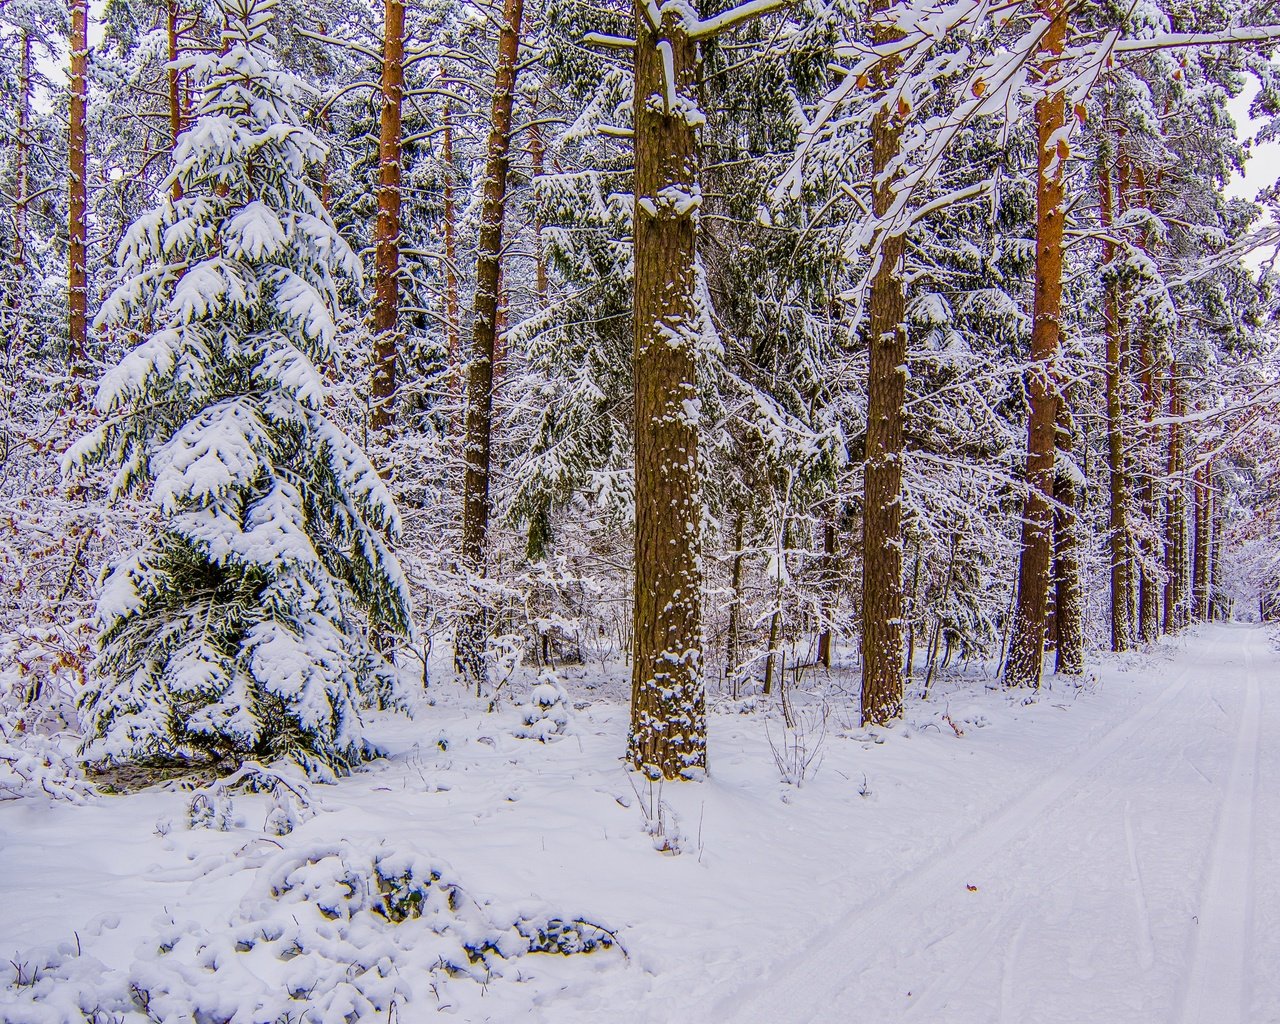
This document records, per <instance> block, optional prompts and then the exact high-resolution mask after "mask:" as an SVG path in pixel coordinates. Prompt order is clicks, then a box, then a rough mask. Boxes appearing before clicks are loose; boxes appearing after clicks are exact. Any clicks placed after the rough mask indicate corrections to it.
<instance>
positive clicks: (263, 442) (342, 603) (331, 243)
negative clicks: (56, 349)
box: [67, 0, 410, 771]
mask: <svg viewBox="0 0 1280 1024" xmlns="http://www.w3.org/2000/svg"><path fill="white" fill-rule="evenodd" d="M274 6H275V4H274V0H222V2H221V3H220V13H221V17H222V21H223V24H222V41H221V47H220V51H221V52H219V53H216V54H210V55H192V56H190V57H188V58H184V63H185V64H186V65H187V66H188V67H189V68H190V71H191V73H192V75H193V78H194V81H195V82H196V83H198V84H199V88H200V92H199V95H198V97H197V103H196V108H195V110H194V113H193V118H192V122H191V124H190V127H189V128H188V129H187V131H185V132H184V133H183V135H182V136H181V138H180V140H179V142H178V144H177V145H176V146H175V147H174V154H173V156H174V169H173V172H172V173H173V182H170V183H169V184H173V183H176V184H178V185H180V188H178V189H174V188H170V187H165V188H164V189H163V190H162V192H161V193H160V195H161V198H160V201H159V203H158V205H157V206H156V207H155V208H154V209H153V210H152V211H151V212H149V213H148V214H146V215H144V216H143V217H142V218H140V219H139V220H138V221H136V222H135V223H134V224H133V226H132V227H131V228H130V230H129V231H128V232H127V233H126V235H125V238H124V240H123V242H122V243H121V246H120V249H119V252H118V254H117V258H118V261H119V272H118V279H117V283H116V286H115V289H114V290H113V292H112V293H111V294H110V296H109V297H108V299H107V301H106V302H105V304H104V305H103V308H102V311H101V312H100V314H99V316H98V324H99V325H101V326H106V327H109V328H111V329H113V330H114V331H115V332H116V333H117V335H118V336H123V337H125V338H127V339H128V340H129V341H130V342H131V343H132V344H133V348H132V350H131V351H129V352H128V353H127V354H126V355H125V356H124V357H123V358H122V359H120V361H119V362H118V363H116V364H115V365H114V366H112V367H110V368H109V369H108V370H107V371H106V373H105V374H104V375H103V377H102V379H101V381H100V384H99V388H98V393H97V406H98V409H99V411H100V412H101V413H102V414H103V416H104V418H105V419H104V422H103V424H102V426H101V427H99V428H98V429H97V430H96V431H94V432H93V433H91V434H90V435H88V436H87V437H85V438H84V439H83V440H82V441H81V442H80V443H79V444H78V445H77V446H76V448H75V449H73V451H72V452H71V453H70V455H69V456H68V460H67V462H68V465H69V467H75V466H84V465H85V464H87V463H92V462H98V463H101V464H103V465H105V466H107V467H109V468H111V469H114V480H113V493H114V494H115V495H117V496H121V495H135V496H141V497H144V498H145V499H147V500H148V501H150V502H151V503H152V504H153V505H154V506H155V508H156V510H157V512H158V514H159V517H160V521H161V523H162V527H161V529H160V530H159V531H158V533H157V535H156V536H155V537H153V538H152V539H151V540H150V541H149V542H148V543H146V544H145V545H144V546H143V547H141V548H140V549H139V550H137V551H135V552H133V553H132V554H131V555H129V556H128V557H126V558H124V559H122V560H121V561H119V562H118V563H117V564H115V565H114V566H113V567H112V568H111V569H110V571H109V573H108V575H107V577H106V580H105V583H104V585H103V589H102V594H101V597H100V599H99V604H98V614H99V618H100V621H101V626H102V634H101V637H100V652H101V653H100V657H99V659H98V662H97V665H96V673H95V675H96V678H95V679H93V680H92V681H91V682H90V685H89V686H88V687H87V688H86V691H85V694H84V697H83V713H84V717H85V719H86V724H87V726H88V730H89V734H90V735H91V736H92V737H95V738H97V739H98V741H99V742H97V743H94V744H93V745H92V746H91V749H90V754H91V756H103V757H112V758H127V757H136V756H140V755H159V756H172V755H175V754H177V753H179V752H182V751H184V750H186V749H192V748H194V749H199V750H203V751H207V752H209V753H211V754H213V755H215V756H221V757H230V758H233V759H234V758H242V757H248V756H252V757H257V758H269V757H277V756H282V755H291V756H293V757H294V758H295V759H297V760H298V761H299V762H300V763H301V764H303V765H304V766H305V767H307V768H308V769H309V770H320V771H324V770H325V769H336V770H342V769H344V768H346V767H347V766H349V765H350V764H352V763H353V762H355V761H357V760H359V759H360V758H361V757H362V756H363V755H364V754H365V752H366V750H367V747H366V745H365V743H364V741H363V739H362V736H361V731H360V722H359V715H358V712H357V705H358V702H359V699H360V691H361V689H362V688H370V687H375V686H376V687H377V688H378V689H379V691H380V692H383V691H384V687H385V686H386V685H387V682H388V679H389V675H388V673H389V670H388V668H387V666H386V665H385V663H383V662H382V660H381V659H380V658H379V657H378V655H376V654H375V653H374V652H373V651H371V650H370V648H369V646H368V644H367V641H366V639H365V637H366V630H367V629H368V628H369V626H373V627H374V628H375V629H377V630H382V631H386V632H396V633H406V632H408V631H409V628H410V626H409V608H408V597H407V589H406V586H405V583H404V580H403V577H402V574H401V571H400V568H399V565H398V563H397V561H396V558H395V556H394V555H393V554H392V552H391V549H390V547H389V546H388V541H389V538H390V537H392V536H393V535H394V533H395V531H396V530H397V528H398V522H397V514H396V511H395V508H394V506H393V504H392V502H391V499H390V496H389V494H388V492H387V491H386V489H385V487H384V486H383V484H382V482H381V480H380V479H379V478H378V475H377V473H376V472H375V471H374V469H373V467H372V466H371V465H370V463H369V461H368V460H367V459H366V457H365V456H364V454H363V453H362V452H361V451H360V450H359V448H358V447H357V446H356V445H355V444H354V443H353V442H352V441H351V440H350V439H349V438H347V437H346V436H345V435H344V434H343V433H342V432H341V431H340V430H339V429H338V428H337V427H336V426H335V425H334V424H333V423H332V422H331V421H330V420H329V419H328V418H327V417H326V416H325V414H324V408H325V400H326V387H325V382H324V379H323V375H322V371H321V370H320V369H318V367H320V366H321V365H322V364H324V363H325V362H326V361H328V360H330V359H331V358H333V357H334V354H335V348H336V345H337V342H338V340H339V333H340V329H339V324H338V320H337V314H338V306H339V296H340V291H341V289H342V287H343V285H344V283H347V284H354V285H356V286H358V285H359V284H360V281H361V268H360V262H359V260H358V258H357V257H356V256H355V254H354V253H353V252H352V251H351V249H350V248H349V247H348V246H347V244H346V243H345V242H344V241H343V239H342V238H341V236H340V235H339V234H338V232H337V230H336V229H335V228H334V225H333V222H332V220H331V219H330V217H329V215H328V213H327V212H326V210H325V208H324V206H323V204H322V203H321V201H320V198H319V196H318V195H317V194H316V193H315V191H314V190H313V189H312V188H311V186H310V185H309V184H308V181H309V179H308V169H309V168H311V167H313V166H315V165H316V164H318V163H319V162H320V161H321V160H322V159H323V157H324V155H325V154H324V148H323V147H322V146H321V144H320V143H319V141H318V140H317V139H316V137H315V136H314V135H313V133H312V132H311V131H310V130H309V129H307V128H305V127H304V126H303V124H302V119H301V117H300V116H299V115H300V111H299V110H298V106H297V105H298V103H299V102H300V101H301V100H303V99H304V98H305V97H306V95H307V89H306V87H305V86H304V85H303V83H302V82H301V81H300V80H299V79H298V78H297V77H296V76H294V75H292V74H290V73H288V72H286V71H284V70H283V69H282V68H281V67H280V66H279V64H278V62H277V61H276V60H275V58H274V57H273V53H272V46H273V39H272V36H271V35H270V31H269V29H270V23H271V20H272V16H273V10H272V9H273V7H274ZM175 196H179V198H175ZM366 617H367V621H366Z"/></svg>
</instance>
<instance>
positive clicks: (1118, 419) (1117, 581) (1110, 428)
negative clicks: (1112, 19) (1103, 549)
mask: <svg viewBox="0 0 1280 1024" xmlns="http://www.w3.org/2000/svg"><path fill="white" fill-rule="evenodd" d="M1098 192H1099V198H1100V201H1101V205H1100V210H1101V213H1100V217H1099V220H1100V223H1101V227H1102V233H1103V241H1102V262H1103V266H1104V267H1106V268H1108V269H1107V271H1106V273H1107V275H1108V276H1107V280H1106V285H1105V287H1106V298H1105V304H1104V311H1103V318H1104V321H1105V322H1104V325H1103V326H1104V330H1105V332H1106V338H1107V363H1106V376H1107V381H1106V391H1107V468H1108V481H1109V484H1110V488H1109V498H1110V501H1109V504H1108V522H1107V526H1108V531H1107V532H1108V543H1109V547H1110V554H1111V649H1112V650H1113V651H1127V650H1129V649H1130V648H1131V647H1132V646H1133V619H1132V618H1131V617H1130V615H1129V566H1130V561H1129V523H1128V504H1129V482H1128V476H1127V474H1126V473H1125V463H1124V432H1123V431H1124V403H1123V399H1122V395H1123V389H1124V380H1123V366H1122V363H1121V358H1120V347H1121V344H1120V343H1121V339H1120V296H1119V290H1120V289H1119V285H1118V283H1117V281H1116V279H1115V276H1114V270H1113V269H1111V268H1112V263H1113V262H1114V260H1115V256H1116V247H1115V243H1114V242H1113V241H1112V240H1111V238H1110V235H1111V230H1112V222H1113V217H1112V209H1113V206H1112V204H1113V201H1114V200H1113V196H1112V191H1111V171H1110V168H1109V167H1108V166H1107V156H1106V154H1104V155H1103V156H1102V157H1100V158H1099V161H1098Z"/></svg>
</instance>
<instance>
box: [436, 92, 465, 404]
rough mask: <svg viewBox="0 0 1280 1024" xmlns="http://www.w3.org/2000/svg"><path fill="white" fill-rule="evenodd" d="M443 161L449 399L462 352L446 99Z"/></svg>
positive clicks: (456, 389) (455, 392)
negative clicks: (460, 349)
mask: <svg viewBox="0 0 1280 1024" xmlns="http://www.w3.org/2000/svg"><path fill="white" fill-rule="evenodd" d="M440 120H441V129H442V131H441V143H440V159H441V161H442V162H443V163H444V329H445V337H446V340H447V342H448V349H449V381H450V388H451V393H450V398H453V399H455V400H456V399H457V398H458V397H459V396H460V395H461V392H462V388H461V386H460V383H459V378H460V371H459V368H458V367H459V360H460V359H461V353H460V352H459V348H460V345H461V338H460V331H459V328H458V264H457V259H458V242H457V232H458V227H457V206H456V203H455V200H454V195H453V189H454V183H453V176H454V170H453V111H452V109H451V107H450V104H449V101H448V100H445V102H444V110H443V112H442V113H441V117H440Z"/></svg>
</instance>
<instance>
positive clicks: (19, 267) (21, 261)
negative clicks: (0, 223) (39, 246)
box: [12, 29, 31, 302]
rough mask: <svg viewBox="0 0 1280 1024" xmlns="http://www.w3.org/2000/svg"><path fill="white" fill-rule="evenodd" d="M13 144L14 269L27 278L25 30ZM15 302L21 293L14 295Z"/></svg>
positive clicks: (28, 87) (28, 39)
mask: <svg viewBox="0 0 1280 1024" xmlns="http://www.w3.org/2000/svg"><path fill="white" fill-rule="evenodd" d="M16 141H17V145H16V146H15V147H14V150H15V152H14V156H15V158H16V160H17V167H16V168H15V169H14V170H15V172H16V179H17V180H16V181H15V186H16V189H15V193H14V197H13V234H14V245H13V269H14V280H15V282H16V281H20V280H22V279H23V278H24V277H26V263H27V212H28V206H29V204H30V202H31V34H30V33H29V32H27V31H26V30H25V29H24V30H23V32H22V37H21V39H20V40H19V43H18V138H17V140H16ZM12 298H13V300H14V301H15V302H16V301H17V300H18V296H17V295H16V294H15V295H14V296H13V297H12Z"/></svg>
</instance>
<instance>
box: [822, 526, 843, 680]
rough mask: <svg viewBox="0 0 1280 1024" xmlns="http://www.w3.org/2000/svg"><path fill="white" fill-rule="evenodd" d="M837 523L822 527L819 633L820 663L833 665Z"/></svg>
mask: <svg viewBox="0 0 1280 1024" xmlns="http://www.w3.org/2000/svg"><path fill="white" fill-rule="evenodd" d="M837 568H838V559H837V558H836V524H835V523H824V524H823V527H822V589H823V594H822V632H821V633H820V634H819V635H818V664H820V665H822V666H823V667H824V668H830V667H831V637H832V628H831V620H832V619H833V618H834V617H835V611H836V587H837V579H836V570H837Z"/></svg>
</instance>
